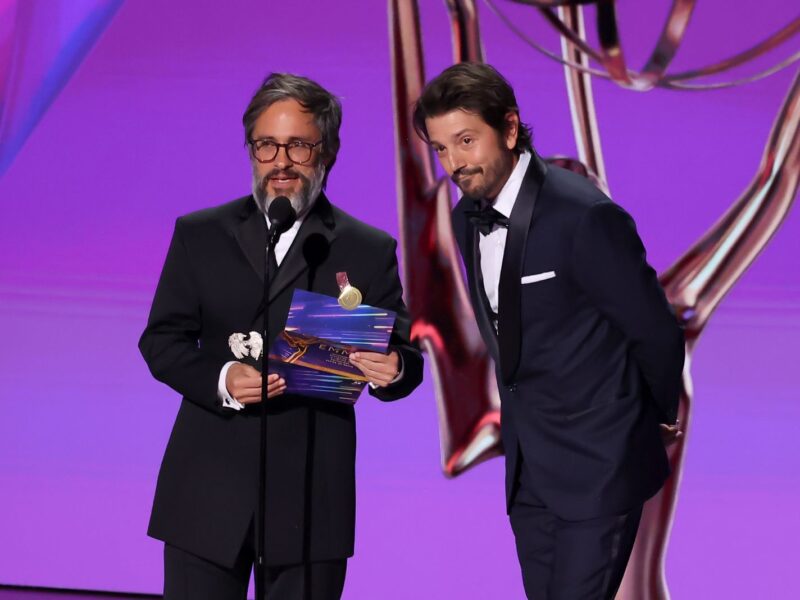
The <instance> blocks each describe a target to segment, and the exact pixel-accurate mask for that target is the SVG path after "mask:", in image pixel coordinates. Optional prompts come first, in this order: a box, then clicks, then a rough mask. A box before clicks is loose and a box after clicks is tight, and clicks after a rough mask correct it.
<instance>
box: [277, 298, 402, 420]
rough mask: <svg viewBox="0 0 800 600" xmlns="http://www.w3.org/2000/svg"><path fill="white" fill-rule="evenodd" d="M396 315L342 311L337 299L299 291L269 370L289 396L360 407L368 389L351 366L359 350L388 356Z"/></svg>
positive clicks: (372, 310)
mask: <svg viewBox="0 0 800 600" xmlns="http://www.w3.org/2000/svg"><path fill="white" fill-rule="evenodd" d="M395 317H396V314H395V313H394V312H392V311H390V310H384V309H382V308H375V307H372V306H368V305H366V304H361V305H359V306H357V307H356V308H354V309H353V310H347V309H344V308H342V307H341V306H340V305H339V303H338V301H337V299H336V298H333V297H331V296H325V295H323V294H316V293H314V292H309V291H306V290H295V291H294V295H293V296H292V304H291V306H290V308H289V316H288V318H287V321H286V327H285V329H284V330H283V331H282V332H281V333H280V334H279V335H278V337H277V338H276V339H275V342H274V344H273V345H272V348H271V349H270V353H269V358H270V360H271V361H273V362H272V364H271V365H270V370H271V371H274V372H276V373H279V374H280V375H281V376H282V377H283V378H284V380H285V381H286V392H287V393H289V394H302V395H304V396H313V397H315V398H322V399H325V400H333V401H335V402H344V403H348V404H355V402H356V400H357V399H358V396H359V395H360V394H361V390H362V389H364V386H365V385H366V383H367V379H366V378H365V377H364V375H363V373H361V371H360V370H359V369H358V368H357V367H355V366H353V365H352V364H350V360H349V358H348V357H349V355H350V353H351V352H354V351H356V350H367V351H370V352H386V349H387V348H388V346H389V338H390V336H391V335H392V330H393V329H394V321H395Z"/></svg>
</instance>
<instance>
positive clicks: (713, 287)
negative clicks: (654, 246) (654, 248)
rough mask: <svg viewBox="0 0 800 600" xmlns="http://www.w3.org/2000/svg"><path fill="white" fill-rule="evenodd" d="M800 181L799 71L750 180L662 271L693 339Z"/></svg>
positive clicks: (770, 230) (756, 251)
mask: <svg viewBox="0 0 800 600" xmlns="http://www.w3.org/2000/svg"><path fill="white" fill-rule="evenodd" d="M799 180H800V72H798V74H797V75H796V76H795V78H794V81H793V82H792V86H791V88H790V89H789V93H788V95H787V97H786V99H785V101H784V103H783V106H782V107H781V110H780V112H779V113H778V116H777V117H776V119H775V122H774V124H773V127H772V131H771V133H770V136H769V139H768V141H767V144H766V147H765V149H764V154H763V156H762V158H761V164H760V165H759V167H758V170H757V172H756V174H755V177H754V178H753V180H752V182H751V183H750V185H749V186H748V187H747V189H746V190H745V191H744V193H743V194H742V195H741V196H740V197H739V199H738V200H737V201H736V202H735V203H734V204H733V206H731V208H730V209H729V210H728V211H727V212H726V213H725V214H724V215H722V217H721V218H720V219H719V221H718V222H717V223H716V225H714V227H712V228H711V229H710V230H709V231H708V232H707V233H706V234H705V235H704V236H703V237H702V238H701V239H700V240H699V241H698V242H697V243H696V244H695V245H694V246H692V248H690V249H689V251H688V252H686V254H684V255H683V256H682V257H681V258H680V259H679V260H678V261H677V262H676V263H675V264H674V265H673V266H672V267H670V268H669V269H668V270H667V271H666V273H664V275H663V276H662V278H661V279H662V283H663V285H664V288H665V291H666V292H667V296H668V297H669V298H670V301H671V302H672V304H673V306H675V307H676V310H677V311H678V313H679V316H680V317H681V318H682V319H683V321H684V322H685V323H686V336H687V339H689V340H690V343H692V342H691V340H694V339H696V338H697V336H698V335H699V334H700V332H701V331H702V330H703V328H704V327H705V325H706V323H707V322H708V318H709V317H710V316H711V313H713V312H714V309H716V308H717V306H718V305H719V303H720V301H721V300H722V298H723V297H724V296H725V294H727V293H728V291H729V290H730V289H731V287H733V285H734V283H736V281H737V280H738V279H739V277H741V275H742V273H744V271H745V269H747V267H749V266H750V265H751V264H752V262H753V261H754V260H755V258H756V256H758V254H759V253H760V252H761V250H763V249H764V247H765V246H766V245H767V242H769V240H770V238H771V237H772V236H773V235H774V233H775V231H776V230H777V229H778V227H779V226H780V224H781V223H782V222H783V220H784V219H785V217H786V215H787V214H788V212H789V208H790V207H791V205H792V203H793V202H794V200H795V197H796V195H797V189H798V181H799Z"/></svg>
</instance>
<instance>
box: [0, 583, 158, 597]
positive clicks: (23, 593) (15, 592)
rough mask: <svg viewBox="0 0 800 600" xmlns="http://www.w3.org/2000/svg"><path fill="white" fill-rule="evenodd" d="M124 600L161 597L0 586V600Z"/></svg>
mask: <svg viewBox="0 0 800 600" xmlns="http://www.w3.org/2000/svg"><path fill="white" fill-rule="evenodd" d="M124 598H131V599H133V598H138V599H150V598H161V596H152V595H147V594H117V593H108V592H106V593H104V592H89V591H83V590H81V591H73V590H52V589H43V588H24V587H2V586H0V600H59V599H60V600H121V599H124Z"/></svg>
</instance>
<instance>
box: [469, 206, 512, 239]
mask: <svg viewBox="0 0 800 600" xmlns="http://www.w3.org/2000/svg"><path fill="white" fill-rule="evenodd" d="M464 214H465V215H467V218H468V219H469V220H470V222H471V223H472V224H473V225H474V226H475V227H477V228H478V231H480V232H481V234H483V235H489V234H490V233H491V232H492V230H493V229H494V227H495V225H497V226H498V227H505V228H506V229H508V217H506V216H505V215H503V214H502V213H500V212H498V211H496V210H495V209H494V208H492V207H491V206H487V207H486V208H484V209H483V210H468V211H465V212H464Z"/></svg>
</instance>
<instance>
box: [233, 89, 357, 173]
mask: <svg viewBox="0 0 800 600" xmlns="http://www.w3.org/2000/svg"><path fill="white" fill-rule="evenodd" d="M289 99H292V100H296V101H297V102H299V103H300V105H301V106H302V107H303V108H304V109H305V110H307V111H308V112H310V113H311V114H312V115H313V116H314V123H316V125H317V127H318V128H319V131H320V133H321V134H322V150H321V153H320V155H321V157H322V159H323V160H324V161H325V162H326V163H327V165H328V168H327V169H326V170H325V182H324V183H323V186H324V184H325V183H327V180H328V174H329V173H330V172H331V169H332V168H333V163H335V162H336V155H337V154H338V153H339V145H340V141H339V127H340V126H341V124H342V104H341V102H339V99H338V98H337V97H336V96H334V95H333V94H331V93H330V92H329V91H328V90H326V89H325V88H324V87H322V86H321V85H320V84H318V83H317V82H316V81H312V80H311V79H308V78H307V77H300V76H299V75H292V74H290V73H270V74H269V75H268V76H267V77H266V79H264V81H263V82H262V83H261V86H260V87H259V88H258V90H256V93H255V94H254V95H253V97H252V98H251V99H250V104H248V105H247V109H245V111H244V115H242V124H243V125H244V141H245V143H247V142H249V141H250V138H251V136H252V135H253V128H254V127H255V123H256V120H257V119H258V117H259V116H260V115H261V113H262V112H264V111H265V110H267V109H268V108H269V107H270V106H272V105H273V104H275V103H276V102H279V101H281V100H289Z"/></svg>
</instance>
